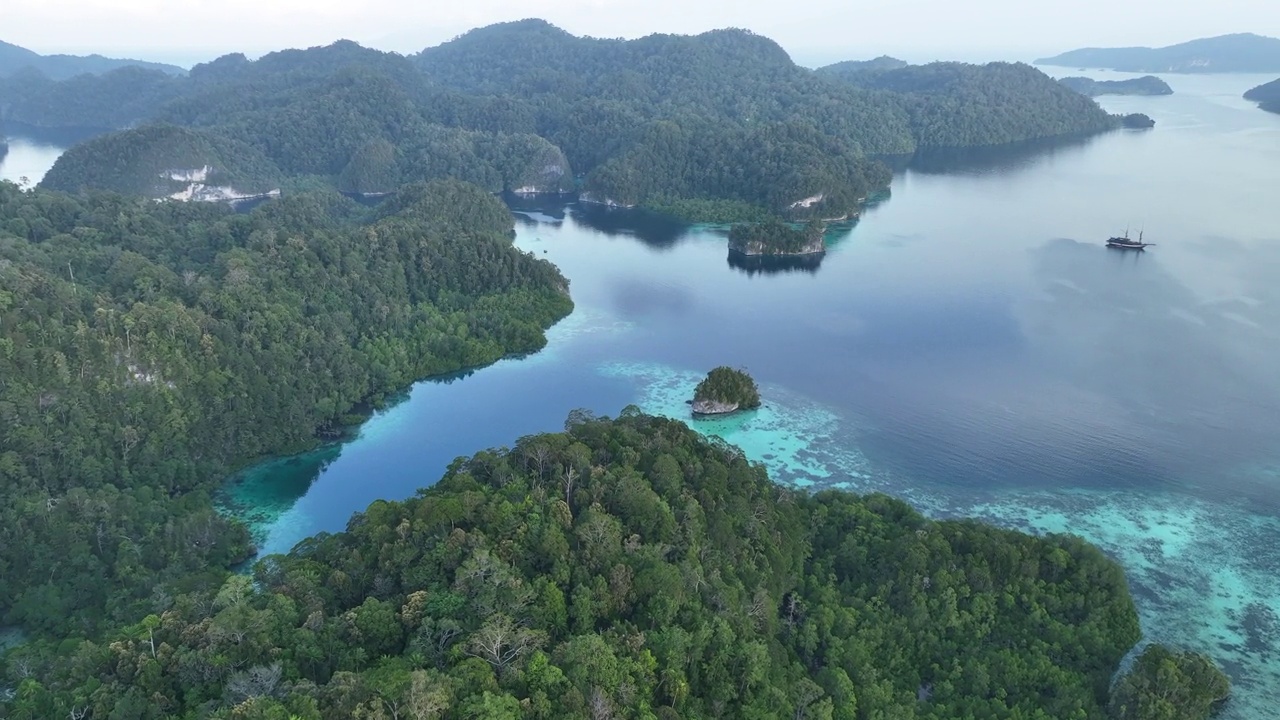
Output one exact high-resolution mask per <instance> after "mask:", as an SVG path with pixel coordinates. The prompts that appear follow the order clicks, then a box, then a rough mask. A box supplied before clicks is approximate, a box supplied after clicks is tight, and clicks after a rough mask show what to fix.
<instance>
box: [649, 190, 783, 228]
mask: <svg viewBox="0 0 1280 720" xmlns="http://www.w3.org/2000/svg"><path fill="white" fill-rule="evenodd" d="M645 206H646V207H648V208H649V209H650V210H653V211H654V212H659V213H663V214H666V215H670V216H672V217H674V218H677V219H680V220H683V221H685V222H688V223H710V224H727V223H743V222H764V221H765V220H767V219H769V218H770V217H771V216H772V215H771V213H769V212H768V211H767V210H765V209H764V208H762V207H759V206H758V205H752V204H750V203H746V202H743V201H741V200H708V199H703V200H694V199H689V198H668V197H664V196H658V197H655V198H651V199H650V200H649V201H648V202H646V203H645Z"/></svg>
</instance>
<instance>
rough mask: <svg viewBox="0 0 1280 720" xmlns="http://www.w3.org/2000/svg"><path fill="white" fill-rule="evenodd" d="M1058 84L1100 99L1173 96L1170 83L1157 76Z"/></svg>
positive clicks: (1067, 79)
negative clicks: (1108, 97) (1124, 96)
mask: <svg viewBox="0 0 1280 720" xmlns="http://www.w3.org/2000/svg"><path fill="white" fill-rule="evenodd" d="M1058 82H1060V83H1062V84H1063V85H1066V86H1067V87H1069V88H1071V89H1072V90H1075V91H1076V92H1078V93H1080V94H1081V95H1087V96H1089V97H1098V96H1099V95H1172V94H1173V88H1171V87H1169V83H1167V82H1165V81H1163V80H1161V79H1160V78H1158V77H1156V76H1155V75H1143V76H1142V77H1139V78H1130V79H1128V80H1094V79H1093V78H1087V77H1064V78H1058Z"/></svg>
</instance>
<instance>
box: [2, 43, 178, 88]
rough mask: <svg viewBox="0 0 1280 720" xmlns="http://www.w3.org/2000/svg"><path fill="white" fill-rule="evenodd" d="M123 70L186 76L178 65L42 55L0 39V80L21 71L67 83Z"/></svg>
mask: <svg viewBox="0 0 1280 720" xmlns="http://www.w3.org/2000/svg"><path fill="white" fill-rule="evenodd" d="M123 67H138V68H143V69H147V70H157V71H160V72H163V73H165V74H168V75H185V74H186V72H187V71H186V70H184V69H182V68H180V67H178V66H177V65H168V64H165V63H156V62H146V61H144V60H129V59H118V58H108V57H103V56H101V55H41V54H40V53H37V52H35V51H33V50H28V49H26V48H24V47H19V46H17V45H14V44H12V43H7V42H4V41H3V40H0V77H4V76H6V75H12V74H14V73H16V72H21V71H28V72H30V71H35V72H38V73H40V74H42V75H45V76H47V77H49V78H51V79H53V80H66V79H69V78H73V77H76V76H77V75H86V74H89V75H101V74H102V73H106V72H110V71H112V70H117V69H119V68H123Z"/></svg>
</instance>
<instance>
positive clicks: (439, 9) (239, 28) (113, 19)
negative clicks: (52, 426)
mask: <svg viewBox="0 0 1280 720" xmlns="http://www.w3.org/2000/svg"><path fill="white" fill-rule="evenodd" d="M526 17H540V18H544V19H546V20H549V21H550V22H552V23H554V24H556V25H559V26H560V27H563V28H564V29H566V30H568V31H570V32H572V33H574V34H577V35H592V36H595V37H627V38H632V37H638V36H641V35H647V34H650V33H654V32H670V33H696V32H701V31H704V30H710V29H713V28H720V27H740V28H747V29H749V30H752V31H754V32H757V33H759V34H762V35H765V36H768V37H770V38H773V39H774V40H776V41H778V43H780V44H781V45H782V46H783V47H784V48H786V49H787V51H788V52H790V53H791V55H792V57H793V58H794V59H795V60H796V62H798V63H800V64H804V65H817V64H822V63H827V62H834V61H837V60H845V59H865V58H869V57H874V56H876V55H880V54H885V53H887V54H892V55H895V56H897V57H901V58H903V59H905V60H908V61H911V62H924V61H929V60H946V59H954V60H969V61H979V60H1031V59H1034V58H1036V57H1042V56H1046V55H1053V54H1057V53H1058V52H1062V51H1065V50H1070V49H1073V48H1077V47H1090V46H1101V47H1109V46H1125V45H1150V46H1159V45H1169V44H1173V43H1177V42H1182V41H1184V40H1190V39H1193V38H1197V37H1206V36H1210V35H1221V34H1225V33H1231V32H1255V33H1259V34H1262V35H1271V36H1273V37H1280V7H1277V0H1230V1H1229V2H1222V3H1212V4H1211V3H1209V2H1204V1H1203V0H1202V1H1200V2H1196V1H1195V0H1179V1H1177V2H1170V1H1169V0H968V1H967V2H956V1H955V0H801V1H796V0H788V1H785V2H780V1H779V0H770V1H769V2H764V1H762V0H0V40H4V41H6V42H10V43H14V44H16V45H21V46H23V47H26V48H30V49H32V50H35V51H37V52H41V53H51V52H70V53H76V54H83V53H90V52H99V53H102V54H104V55H112V56H128V57H133V58H136V59H143V60H157V61H164V62H173V63H176V64H180V65H185V66H189V65H191V64H193V63H196V62H203V61H206V60H210V59H213V58H215V57H217V56H219V55H222V54H225V53H228V52H243V53H245V54H246V55H249V56H250V57H256V56H258V55H261V54H263V53H265V52H269V51H271V50H278V49H282V48H286V47H309V46H312V45H326V44H328V43H330V42H333V41H334V40H338V39H343V38H345V39H350V40H355V41H357V42H359V43H361V44H362V45H367V46H370V47H375V48H378V49H381V50H393V51H396V52H402V53H412V52H417V51H418V50H421V49H422V48H424V47H428V46H431V45H437V44H439V43H441V42H444V41H447V40H449V39H450V38H452V37H455V36H457V35H459V34H461V33H463V32H466V31H467V30H469V29H471V28H474V27H479V26H483V25H488V24H490V23H495V22H502V21H507V20H518V19H521V18H526Z"/></svg>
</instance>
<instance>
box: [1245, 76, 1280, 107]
mask: <svg viewBox="0 0 1280 720" xmlns="http://www.w3.org/2000/svg"><path fill="white" fill-rule="evenodd" d="M1244 99H1245V100H1252V101H1254V102H1256V103H1258V107H1260V108H1262V109H1263V110H1269V111H1271V112H1274V113H1280V80H1272V81H1271V82H1269V83H1264V84H1262V85H1259V86H1258V87H1256V88H1253V89H1252V90H1249V91H1248V92H1246V93H1245V94H1244Z"/></svg>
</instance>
